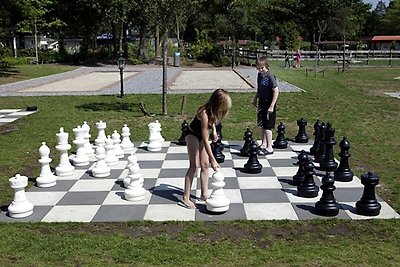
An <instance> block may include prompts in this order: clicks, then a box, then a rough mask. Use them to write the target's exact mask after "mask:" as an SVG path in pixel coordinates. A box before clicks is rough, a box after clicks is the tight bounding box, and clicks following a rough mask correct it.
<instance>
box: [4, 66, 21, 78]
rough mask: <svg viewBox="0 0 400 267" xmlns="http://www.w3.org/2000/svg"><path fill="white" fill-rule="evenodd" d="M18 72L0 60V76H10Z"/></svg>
mask: <svg viewBox="0 0 400 267" xmlns="http://www.w3.org/2000/svg"><path fill="white" fill-rule="evenodd" d="M17 74H19V71H17V70H16V69H15V68H12V67H10V66H9V65H8V64H6V63H2V62H0V77H11V76H15V75H17Z"/></svg>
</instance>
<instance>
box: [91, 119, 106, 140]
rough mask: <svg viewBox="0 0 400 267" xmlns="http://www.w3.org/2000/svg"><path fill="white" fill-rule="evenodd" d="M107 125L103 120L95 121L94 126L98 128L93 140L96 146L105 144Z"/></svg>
mask: <svg viewBox="0 0 400 267" xmlns="http://www.w3.org/2000/svg"><path fill="white" fill-rule="evenodd" d="M106 127H107V124H106V123H105V122H103V121H99V122H96V128H97V130H98V135H97V138H96V140H94V142H95V144H96V146H105V145H106V140H107V136H106V132H105V129H106Z"/></svg>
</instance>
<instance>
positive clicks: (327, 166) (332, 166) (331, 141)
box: [319, 123, 338, 172]
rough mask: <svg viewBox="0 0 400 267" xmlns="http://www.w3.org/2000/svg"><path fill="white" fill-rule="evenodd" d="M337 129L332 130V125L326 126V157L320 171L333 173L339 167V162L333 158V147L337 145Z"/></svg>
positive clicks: (320, 165) (321, 163)
mask: <svg viewBox="0 0 400 267" xmlns="http://www.w3.org/2000/svg"><path fill="white" fill-rule="evenodd" d="M334 136H335V129H334V128H332V126H331V124H330V123H327V124H326V129H325V139H324V144H325V156H324V159H323V160H322V161H321V162H320V164H319V170H322V171H327V172H333V171H335V170H336V168H337V167H338V164H337V162H336V161H335V158H334V156H333V146H334V145H335V144H336V141H335V138H334Z"/></svg>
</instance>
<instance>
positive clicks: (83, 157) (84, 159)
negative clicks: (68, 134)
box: [72, 125, 89, 166]
mask: <svg viewBox="0 0 400 267" xmlns="http://www.w3.org/2000/svg"><path fill="white" fill-rule="evenodd" d="M72 131H73V132H74V134H75V140H74V141H72V142H73V143H74V144H75V145H76V147H77V149H76V155H75V157H74V158H73V159H72V161H73V162H74V165H75V166H86V165H89V157H88V155H87V154H86V151H85V142H86V140H85V130H84V129H82V127H81V126H80V125H78V126H76V128H74V129H72Z"/></svg>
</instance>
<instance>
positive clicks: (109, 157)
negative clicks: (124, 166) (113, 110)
mask: <svg viewBox="0 0 400 267" xmlns="http://www.w3.org/2000/svg"><path fill="white" fill-rule="evenodd" d="M105 148H106V162H107V165H108V166H109V167H112V166H115V165H117V164H118V162H119V158H118V157H117V156H116V155H115V146H114V141H113V140H112V139H111V136H110V135H109V136H108V137H107V139H106V146H105Z"/></svg>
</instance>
